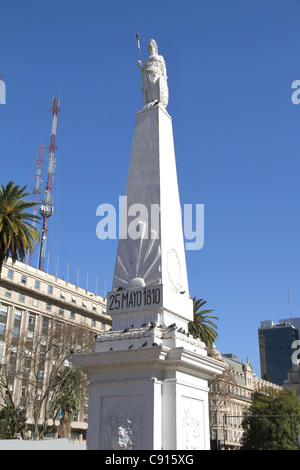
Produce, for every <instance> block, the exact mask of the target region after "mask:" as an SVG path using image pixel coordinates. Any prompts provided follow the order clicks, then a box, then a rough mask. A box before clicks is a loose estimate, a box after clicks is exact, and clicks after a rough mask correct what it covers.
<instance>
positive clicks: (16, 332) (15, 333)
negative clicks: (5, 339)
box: [12, 327, 20, 338]
mask: <svg viewBox="0 0 300 470" xmlns="http://www.w3.org/2000/svg"><path fill="white" fill-rule="evenodd" d="M12 335H13V338H19V336H20V328H18V327H14V328H13V333H12Z"/></svg>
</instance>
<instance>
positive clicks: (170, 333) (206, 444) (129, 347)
mask: <svg viewBox="0 0 300 470" xmlns="http://www.w3.org/2000/svg"><path fill="white" fill-rule="evenodd" d="M74 363H75V366H76V367H80V369H83V370H84V371H85V372H86V373H87V374H88V376H89V378H90V396H89V422H88V436H87V448H88V450H94V449H101V450H122V449H124V450H125V449H127V450H130V449H132V450H176V449H177V450H192V449H203V450H204V449H209V448H210V436H209V417H208V383H207V382H208V380H209V379H210V378H212V377H213V376H214V375H216V374H221V373H222V371H223V370H224V365H223V363H221V362H220V361H216V360H214V359H212V358H210V357H208V356H207V353H206V350H205V345H204V344H203V343H201V341H200V340H199V339H194V338H193V337H192V336H188V334H187V333H186V332H181V331H180V330H179V329H178V328H176V327H175V326H170V327H169V328H168V327H156V326H155V327H154V326H153V325H152V324H150V325H148V326H146V327H141V328H131V329H128V331H110V332H108V333H105V334H103V335H101V336H99V337H98V338H97V340H96V342H95V348H94V352H93V353H90V354H83V355H78V356H76V357H75V358H74Z"/></svg>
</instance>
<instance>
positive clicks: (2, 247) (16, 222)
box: [0, 181, 40, 276]
mask: <svg viewBox="0 0 300 470" xmlns="http://www.w3.org/2000/svg"><path fill="white" fill-rule="evenodd" d="M28 195H29V193H26V186H24V187H23V188H20V187H19V186H16V185H15V184H14V183H13V182H12V181H10V182H9V183H8V184H7V186H6V187H4V186H3V184H2V186H1V187H0V276H1V270H2V265H3V263H4V262H5V261H6V260H7V258H8V257H9V256H11V257H12V260H13V262H15V261H16V260H17V259H20V261H23V260H24V259H25V256H26V253H27V252H29V253H33V251H34V248H35V247H36V246H37V244H38V242H39V239H40V233H39V230H38V229H37V228H36V227H35V226H34V225H33V224H32V222H34V221H36V220H39V219H40V217H38V216H36V215H32V214H29V213H28V212H27V209H29V208H30V207H32V206H34V205H35V202H33V201H25V200H24V198H25V197H26V196H28Z"/></svg>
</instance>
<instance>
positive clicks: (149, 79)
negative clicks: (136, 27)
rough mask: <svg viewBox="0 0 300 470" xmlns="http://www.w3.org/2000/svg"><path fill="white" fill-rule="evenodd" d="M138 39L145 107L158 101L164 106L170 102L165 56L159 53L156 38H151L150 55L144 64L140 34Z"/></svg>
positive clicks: (139, 65)
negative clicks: (141, 54)
mask: <svg viewBox="0 0 300 470" xmlns="http://www.w3.org/2000/svg"><path fill="white" fill-rule="evenodd" d="M136 37H137V40H138V50H139V60H138V67H139V69H140V71H141V73H142V91H143V102H144V108H146V109H147V108H150V107H152V106H154V105H155V104H157V103H161V104H162V105H163V106H164V107H166V106H167V105H168V102H169V90H168V84H167V78H168V77H167V69H166V63H165V60H164V58H163V56H161V55H158V47H157V44H156V42H155V40H154V39H150V41H149V45H148V51H149V54H150V56H149V57H148V59H146V61H145V63H144V65H143V66H142V61H141V56H140V43H139V35H138V33H137V35H136Z"/></svg>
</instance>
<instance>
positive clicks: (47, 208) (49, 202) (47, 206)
mask: <svg viewBox="0 0 300 470" xmlns="http://www.w3.org/2000/svg"><path fill="white" fill-rule="evenodd" d="M59 103H60V99H59V98H53V99H52V108H51V109H49V111H52V128H51V140H50V146H49V147H47V148H49V149H50V153H49V164H48V174H47V185H46V191H45V198H44V199H43V201H42V205H41V206H40V214H41V216H42V217H43V228H42V241H41V250H40V260H39V269H42V270H44V266H45V255H46V244H47V234H48V220H49V217H51V216H52V215H53V212H54V205H53V199H52V196H51V191H52V182H53V175H54V171H55V158H54V152H55V149H56V148H57V147H56V146H55V138H56V128H57V115H58V112H59V111H60V109H59Z"/></svg>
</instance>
